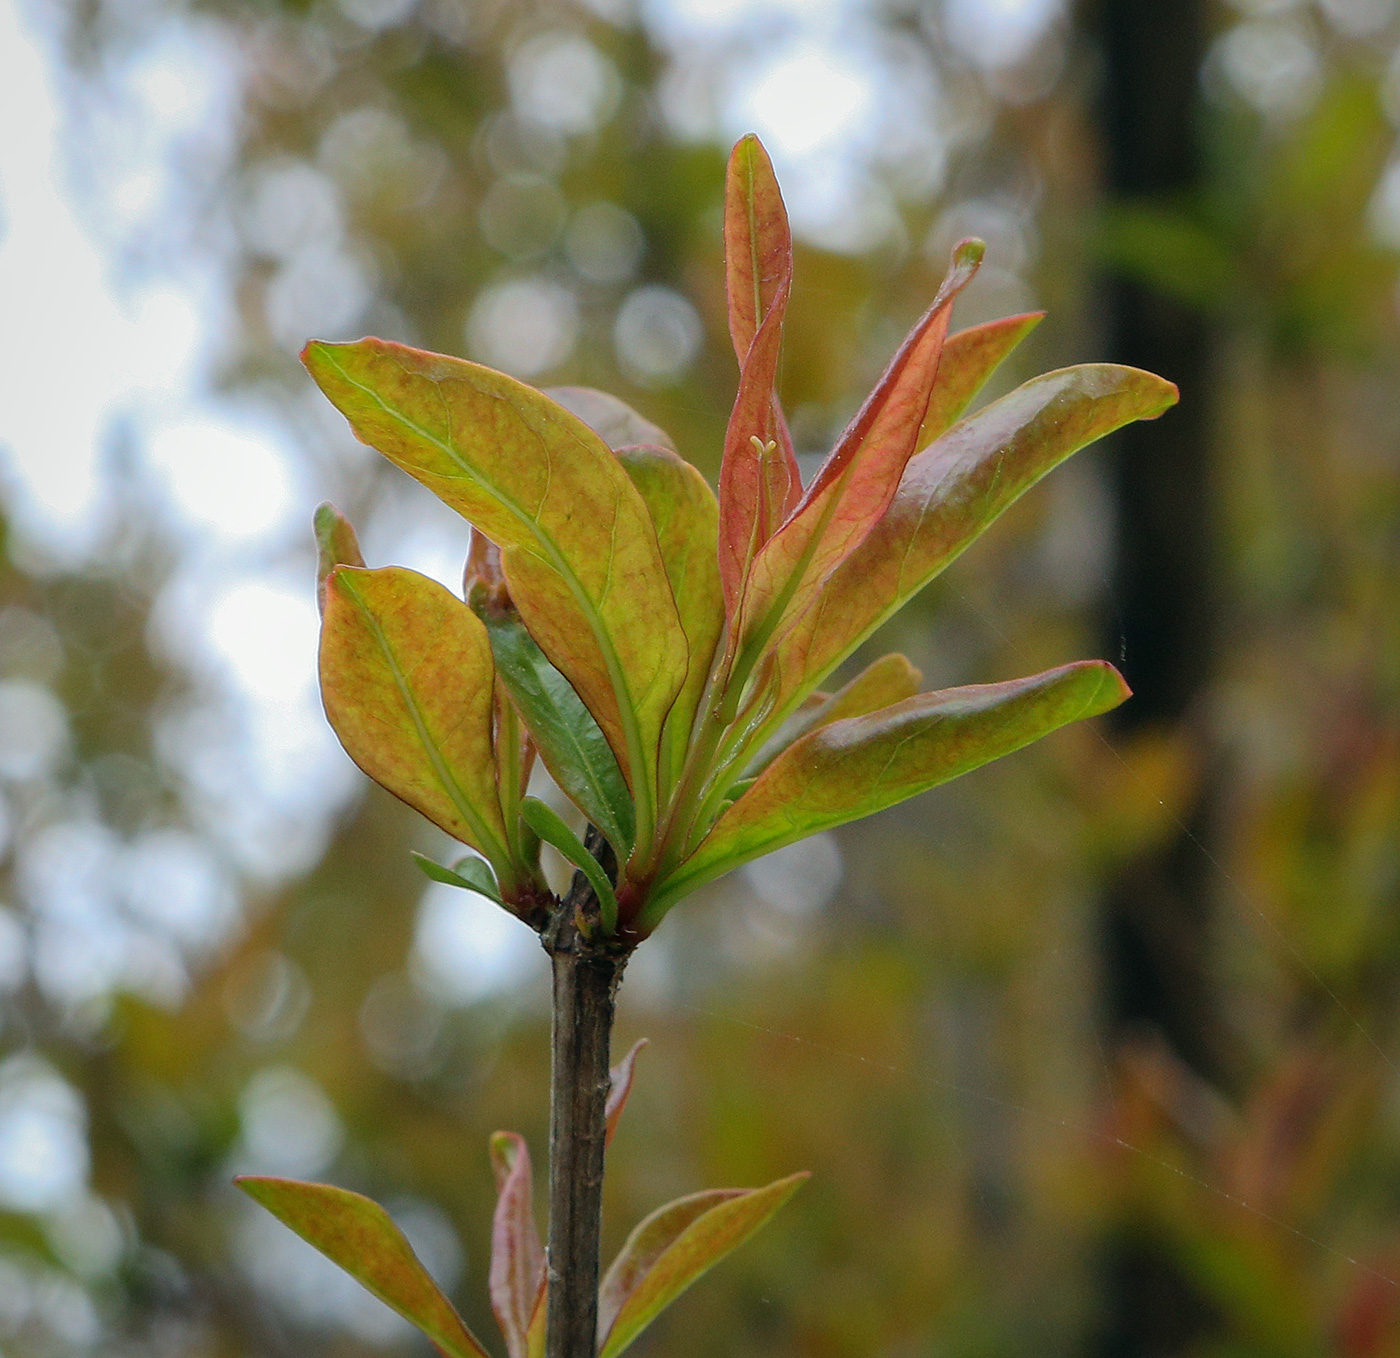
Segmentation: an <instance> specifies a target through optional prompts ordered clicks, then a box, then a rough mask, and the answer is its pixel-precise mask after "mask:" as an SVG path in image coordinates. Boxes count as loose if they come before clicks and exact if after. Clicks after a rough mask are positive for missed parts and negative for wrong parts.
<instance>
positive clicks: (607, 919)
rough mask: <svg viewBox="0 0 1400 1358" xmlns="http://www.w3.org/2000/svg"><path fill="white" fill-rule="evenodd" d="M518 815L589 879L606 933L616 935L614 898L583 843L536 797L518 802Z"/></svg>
mask: <svg viewBox="0 0 1400 1358" xmlns="http://www.w3.org/2000/svg"><path fill="white" fill-rule="evenodd" d="M520 816H521V819H522V820H524V822H525V824H526V825H528V826H529V827H530V828H531V829H532V830H533V831H534V832H535V833H536V834H537V835H538V836H539V837H540V838H541V839H542V840H544V842H545V843H546V844H553V845H554V847H555V848H556V849H558V850H559V852H560V853H562V854H563V855H564V857H565V858H567V859H568V860H569V862H570V863H572V864H573V865H574V867H576V868H577V869H578V870H579V871H580V872H581V873H583V875H584V876H585V877H586V878H588V885H589V886H591V887H592V888H593V894H594V895H595V896H597V898H598V912H599V915H600V917H601V919H602V922H603V932H604V933H605V934H615V933H616V932H617V897H616V896H615V895H614V894H613V887H612V883H611V882H610V881H608V875H607V873H605V872H604V871H603V866H602V864H601V863H599V862H598V860H597V859H596V858H594V857H593V855H592V854H591V853H589V852H588V850H587V848H585V847H584V843H583V841H582V840H581V839H580V838H579V837H578V836H577V835H576V834H574V832H573V831H572V830H570V829H569V827H568V826H567V825H565V824H564V822H563V821H562V820H560V818H559V814H558V812H556V811H555V810H554V808H553V807H552V806H547V805H546V804H545V803H544V802H542V801H540V799H539V798H538V797H526V798H525V799H524V800H523V801H521V803H520Z"/></svg>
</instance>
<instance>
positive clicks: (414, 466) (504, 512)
mask: <svg viewBox="0 0 1400 1358" xmlns="http://www.w3.org/2000/svg"><path fill="white" fill-rule="evenodd" d="M303 361H304V362H305V363H306V366H307V369H308V370H309V371H310V373H311V375H312V377H314V378H315V379H316V382H317V383H318V384H319V386H320V387H321V390H322V391H324V392H325V393H326V395H327V396H328V397H329V398H330V399H331V401H332V402H333V403H334V404H335V405H336V406H337V407H338V408H339V409H340V410H341V412H342V413H343V414H345V415H346V416H347V418H348V419H349V420H350V424H351V427H352V428H353V429H354V431H355V433H356V435H357V436H358V437H359V438H360V439H361V440H363V441H364V442H365V443H368V444H370V445H371V446H372V447H375V448H377V449H378V450H379V451H380V452H381V453H383V454H384V455H385V456H386V457H387V458H388V459H389V460H390V461H391V462H394V463H395V464H396V465H397V466H399V467H401V468H403V469H404V470H405V471H407V472H409V473H410V474H411V475H412V476H414V477H416V478H417V479H418V480H419V481H421V482H422V483H423V484H424V485H426V486H427V487H428V488H429V489H430V490H432V491H433V492H434V493H435V494H437V495H438V496H439V498H441V499H442V500H444V501H445V502H446V503H447V504H449V505H450V506H452V508H454V509H456V510H457V511H458V512H459V513H460V514H461V515H462V516H463V517H464V518H466V519H467V520H468V521H470V522H471V524H472V525H473V526H474V527H476V528H479V529H481V531H482V532H483V533H485V535H486V536H487V537H488V538H490V539H491V541H492V542H494V543H496V544H498V545H499V546H500V548H501V552H502V558H503V561H504V565H505V573H506V578H507V580H508V581H509V582H510V593H511V598H512V599H513V601H514V603H515V605H516V607H517V608H518V609H519V610H520V614H521V616H522V617H523V618H524V620H525V624H526V626H527V627H528V628H529V629H530V633H531V635H532V636H533V637H534V638H535V640H536V641H537V642H538V643H539V646H540V648H541V649H542V650H543V651H544V653H545V654H546V655H547V656H548V657H549V659H550V661H551V663H553V664H554V665H555V666H557V667H558V669H559V670H560V671H561V672H562V673H563V674H564V675H565V677H566V678H567V679H568V680H569V682H570V683H571V684H572V685H573V686H574V689H575V690H576V691H577V693H578V695H579V697H581V698H582V699H583V701H584V703H585V704H586V705H587V707H588V709H589V711H590V712H592V713H593V715H594V717H595V718H596V719H597V721H598V724H599V726H601V727H602V729H603V733H604V734H605V735H606V736H607V738H608V741H609V743H610V744H611V745H612V748H613V751H614V753H615V754H616V755H617V758H618V762H619V764H620V765H621V766H622V772H623V775H624V777H626V778H627V780H628V784H629V786H630V787H631V789H632V793H633V796H634V798H635V801H636V808H637V821H638V827H637V828H638V836H639V838H640V839H641V840H643V841H647V842H649V841H650V838H651V835H652V832H653V829H654V826H655V815H656V792H655V786H656V760H657V754H658V747H659V744H660V739H661V726H662V723H663V722H664V720H665V717H666V713H667V711H669V709H670V706H671V700H672V699H673V698H674V697H675V694H676V690H677V688H679V686H680V683H681V679H682V676H683V675H684V673H685V668H686V658H687V653H686V642H685V633H684V632H683V631H682V629H681V624H680V620H679V618H678V617H677V616H676V608H675V603H674V602H673V600H672V598H671V589H670V585H669V584H668V583H667V580H666V572H665V569H664V567H663V566H662V563H661V554H660V551H659V549H658V547H657V544H656V533H655V531H654V530H653V528H652V525H651V518H650V516H649V515H648V513H647V509H646V505H645V504H643V502H642V498H641V496H640V495H639V494H638V493H637V491H636V489H635V487H634V486H633V485H632V482H631V480H630V479H629V478H628V476H627V474H626V473H625V472H624V471H623V470H622V468H621V467H620V466H619V465H618V463H617V459H616V458H615V457H614V456H613V454H612V450H611V449H610V448H608V446H607V445H606V444H605V443H604V442H603V441H602V439H600V438H599V437H598V435H597V434H595V433H594V432H593V431H592V430H591V429H590V428H589V427H588V426H587V425H586V424H585V423H584V422H583V421H582V420H580V419H579V418H578V417H577V416H575V415H572V414H570V413H569V412H568V411H567V410H565V409H564V408H563V407H562V406H560V405H558V404H557V403H556V402H554V401H551V400H550V399H549V398H548V397H546V396H543V395H542V394H541V393H539V392H538V391H535V390H533V389H532V388H530V387H527V386H525V385H524V384H523V383H521V382H517V381H516V380H515V379H514V378H511V377H507V376H505V375H504V374H502V373H498V372H493V371H492V370H491V369H489V368H483V367H481V366H480V365H478V364H475V363H468V362H466V361H465V360H462V359H455V358H447V357H444V356H442V355H439V354H428V353H423V352H421V351H419V350H416V349H410V348H407V347H406V346H404V345H400V344H392V343H389V342H388V341H384V340H375V339H365V340H359V341H357V342H356V343H354V344H326V343H323V342H321V341H316V342H314V343H312V344H310V345H308V346H307V348H306V351H305V353H304V355H303Z"/></svg>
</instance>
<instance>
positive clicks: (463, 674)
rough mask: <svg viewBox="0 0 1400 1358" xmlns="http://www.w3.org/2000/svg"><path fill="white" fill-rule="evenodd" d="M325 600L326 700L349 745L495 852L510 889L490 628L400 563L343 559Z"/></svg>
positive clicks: (426, 811) (413, 797)
mask: <svg viewBox="0 0 1400 1358" xmlns="http://www.w3.org/2000/svg"><path fill="white" fill-rule="evenodd" d="M325 596H326V597H325V613H324V616H323V617H322V619H321V655H320V671H321V695H322V698H323V700H324V702H325V706H326V716H327V717H328V718H329V719H330V723H331V725H332V726H333V727H334V728H335V733H336V735H338V736H339V737H340V742H341V744H342V745H344V746H345V749H346V752H347V753H348V754H349V756H350V757H351V759H353V760H354V761H355V763H357V764H358V765H359V766H360V767H361V768H362V769H363V770H364V771H365V772H366V773H367V774H369V776H370V777H371V778H373V779H374V781H375V782H377V783H379V784H380V785H381V786H383V787H386V788H388V790H389V791H390V792H392V793H393V794H394V795H395V796H396V797H400V798H402V799H403V800H404V801H405V802H407V803H408V804H409V805H410V806H411V807H413V808H414V809H415V810H417V811H421V812H422V813H423V815H425V816H427V817H428V819H429V820H431V821H432V822H433V823H434V824H436V825H439V826H441V827H442V829H444V830H446V831H447V833H448V834H449V835H451V836H452V837H453V838H454V839H459V840H461V841H462V842H463V843H464V844H470V845H471V846H472V848H474V849H477V850H478V851H479V852H481V853H483V854H485V855H486V857H487V858H489V859H491V860H492V862H493V863H494V864H495V865H496V869H497V875H498V877H501V878H502V879H503V880H502V887H503V889H508V888H509V887H510V885H511V884H512V879H513V877H514V875H515V873H514V869H513V867H512V864H511V860H510V855H509V852H508V851H507V849H506V847H505V843H506V833H505V825H504V823H503V822H502V819H501V808H500V803H499V801H498V800H497V795H496V767H495V757H494V752H493V748H492V739H491V702H492V688H493V685H494V682H495V666H494V664H493V662H492V659H491V643H490V642H489V641H488V640H487V636H486V629H485V627H483V626H482V624H481V621H480V619H478V618H477V616H476V615H475V614H474V613H473V612H472V611H471V609H469V608H468V607H467V606H466V604H464V603H463V602H462V601H461V600H460V599H458V598H457V597H456V596H455V595H453V594H452V593H451V592H450V591H449V590H447V589H444V588H443V586H441V585H440V584H438V583H437V581H435V580H429V579H428V578H427V576H424V575H419V574H418V573H417V572H416V571H410V570H405V569H404V568H402V567H400V566H386V567H384V568H382V569H380V570H362V569H357V568H355V567H351V566H339V567H337V568H336V569H335V570H334V571H333V572H332V573H331V575H330V576H329V577H328V579H327V584H326V591H325Z"/></svg>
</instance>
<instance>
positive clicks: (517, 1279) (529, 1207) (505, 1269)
mask: <svg viewBox="0 0 1400 1358" xmlns="http://www.w3.org/2000/svg"><path fill="white" fill-rule="evenodd" d="M491 1168H492V1169H493V1170H494V1171H495V1175H496V1214H495V1216H494V1218H493V1219H492V1222H491V1272H490V1290H491V1309H492V1310H493V1311H494V1312H495V1314H496V1323H497V1324H498V1325H499V1326H500V1327H501V1333H502V1334H503V1335H504V1336H505V1340H506V1351H507V1352H508V1353H509V1355H510V1358H529V1349H530V1343H529V1332H530V1323H531V1320H532V1319H533V1317H534V1314H535V1310H536V1308H537V1307H538V1305H539V1302H540V1298H541V1296H542V1295H543V1293H544V1290H545V1281H546V1274H545V1266H544V1246H543V1245H541V1243H540V1233H539V1228H538V1227H537V1226H536V1225H535V1215H534V1206H533V1185H532V1183H531V1173H532V1171H531V1167H530V1151H529V1149H528V1148H527V1147H526V1145H525V1139H524V1138H523V1137H521V1136H518V1135H517V1134H516V1133H515V1132H497V1133H496V1134H495V1135H494V1136H493V1137H492V1138H491Z"/></svg>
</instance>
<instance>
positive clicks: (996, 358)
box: [914, 311, 1045, 450]
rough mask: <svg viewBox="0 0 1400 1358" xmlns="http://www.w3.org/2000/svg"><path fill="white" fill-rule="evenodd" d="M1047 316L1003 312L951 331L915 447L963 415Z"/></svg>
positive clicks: (923, 444) (919, 446) (940, 432)
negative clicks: (1012, 353)
mask: <svg viewBox="0 0 1400 1358" xmlns="http://www.w3.org/2000/svg"><path fill="white" fill-rule="evenodd" d="M1044 318H1045V313H1044V312H1043V311H1032V312H1029V313H1027V314H1026V315H1024V316H1003V317H1002V318H1001V319H1000V320H998V321H987V322H986V323H985V324H984V325H974V326H969V327H968V329H966V330H959V331H957V333H956V334H952V335H949V336H948V338H947V340H945V341H944V344H943V356H942V358H940V359H939V360H938V378H937V380H936V381H935V382H934V384H933V391H932V393H931V394H930V395H929V400H928V413H927V414H926V415H925V416H924V422H923V424H922V425H921V426H920V428H919V437H918V439H917V440H915V445H914V446H915V447H917V448H919V449H921V450H922V449H924V448H927V447H928V445H929V444H930V443H932V442H933V441H934V439H936V438H937V437H938V436H939V435H940V434H943V433H945V432H946V431H947V430H948V429H950V428H951V427H952V425H953V424H954V423H955V422H956V421H957V420H958V419H959V418H960V417H961V415H962V413H963V411H965V410H966V409H967V408H968V406H969V405H971V404H972V400H973V398H974V397H975V396H976V395H977V393H978V392H979V391H981V390H982V388H983V387H984V386H985V385H986V383H987V380H988V379H989V378H990V377H991V375H992V374H993V373H994V372H996V370H997V369H998V368H999V367H1000V366H1001V364H1002V362H1003V361H1004V360H1005V359H1006V357H1007V356H1008V355H1009V354H1010V353H1011V351H1012V350H1013V349H1015V348H1016V346H1017V345H1018V344H1020V343H1021V341H1022V340H1023V339H1025V338H1026V336H1027V335H1029V334H1030V333H1031V331H1032V330H1034V329H1035V328H1036V326H1038V325H1039V324H1040V323H1041V321H1042V320H1044Z"/></svg>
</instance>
